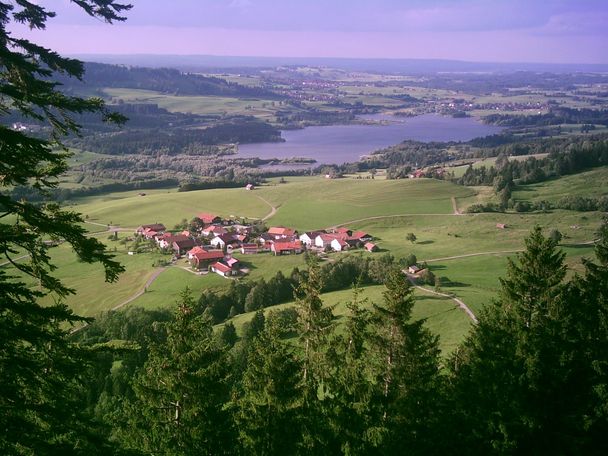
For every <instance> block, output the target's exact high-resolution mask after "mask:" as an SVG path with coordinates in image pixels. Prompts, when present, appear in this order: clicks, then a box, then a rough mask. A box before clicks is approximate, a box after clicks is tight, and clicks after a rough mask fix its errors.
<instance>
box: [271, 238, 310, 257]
mask: <svg viewBox="0 0 608 456" xmlns="http://www.w3.org/2000/svg"><path fill="white" fill-rule="evenodd" d="M270 250H271V251H272V252H273V253H274V254H275V255H290V254H296V253H302V243H301V242H300V241H276V242H273V244H272V246H271V247H270Z"/></svg>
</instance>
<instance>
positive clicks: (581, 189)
mask: <svg viewBox="0 0 608 456" xmlns="http://www.w3.org/2000/svg"><path fill="white" fill-rule="evenodd" d="M569 195H579V196H592V197H597V196H602V195H608V166H604V167H601V168H596V169H593V170H591V171H586V172H584V173H579V174H573V175H571V176H564V177H561V178H559V179H553V180H549V181H545V182H540V183H538V184H530V185H521V186H518V187H517V188H516V189H515V191H514V192H513V199H515V200H528V201H540V200H547V201H551V202H555V201H557V200H559V199H560V198H562V197H564V196H569Z"/></svg>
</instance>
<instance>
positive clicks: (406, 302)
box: [73, 224, 608, 455]
mask: <svg viewBox="0 0 608 456" xmlns="http://www.w3.org/2000/svg"><path fill="white" fill-rule="evenodd" d="M598 236H599V239H600V240H599V241H598V244H597V246H596V259H595V260H594V261H591V260H589V261H587V262H586V263H585V272H584V274H583V275H580V276H575V277H573V278H571V279H566V278H565V274H566V269H565V266H564V254H563V253H562V252H561V251H560V250H559V249H558V248H557V246H556V243H555V241H553V240H551V239H550V238H547V237H544V236H543V234H542V233H541V231H540V229H538V228H537V229H534V230H533V231H532V233H531V234H530V235H529V237H528V238H527V240H526V250H525V252H524V253H522V254H520V255H518V258H517V259H516V260H514V261H510V262H509V267H508V270H507V273H506V276H505V277H504V279H503V280H502V286H501V290H500V292H499V295H498V297H497V299H496V300H495V301H494V302H491V303H488V306H487V308H486V310H485V311H484V312H483V313H482V315H481V316H480V318H479V324H478V325H476V326H475V327H473V329H472V330H471V333H470V334H469V336H468V338H467V339H466V341H464V342H463V343H462V345H461V346H460V347H459V348H458V349H457V350H456V351H455V352H454V353H452V355H450V356H449V357H447V358H443V357H442V356H441V355H440V352H439V349H438V346H437V342H438V341H437V337H436V336H434V335H432V334H431V333H429V332H428V330H426V329H425V327H424V322H423V321H412V320H411V318H410V314H411V309H412V305H413V302H414V298H413V296H412V288H411V286H410V285H409V283H408V282H407V280H406V279H405V277H404V276H403V274H402V273H401V272H400V270H399V268H395V267H394V266H391V265H390V264H389V265H387V267H385V268H383V269H382V271H383V279H382V282H383V283H384V286H385V287H386V291H385V292H384V299H383V301H382V302H374V303H368V302H363V301H362V300H361V299H360V298H359V297H358V288H357V283H355V288H354V289H353V296H352V300H351V301H350V302H349V303H348V304H347V306H348V309H349V314H348V316H347V317H346V318H345V319H343V321H341V322H340V323H339V324H338V323H337V322H336V320H335V318H334V317H333V314H332V308H331V307H324V306H323V305H322V300H321V296H320V293H321V291H322V289H323V288H324V286H325V285H324V280H325V279H326V278H327V277H331V276H327V277H326V278H324V274H322V272H321V270H320V267H319V265H318V264H317V263H316V262H315V261H311V262H309V267H308V270H307V271H302V272H303V276H302V277H305V279H304V280H302V279H300V280H297V286H296V287H295V292H294V296H295V300H296V301H295V307H293V308H287V309H284V310H281V311H272V310H270V311H267V312H263V311H262V310H258V311H257V313H255V315H254V317H253V318H252V320H251V321H250V322H249V323H248V324H247V325H246V326H245V327H244V328H243V330H242V332H241V334H240V335H237V333H236V330H235V327H234V325H232V323H227V324H225V325H222V326H219V327H216V328H214V327H213V316H212V313H210V312H209V311H208V310H206V308H205V305H206V303H207V302H208V299H209V297H207V296H203V297H201V299H199V300H198V301H197V299H196V298H195V297H194V296H192V294H191V293H189V292H188V291H185V292H184V293H183V294H182V296H181V298H180V299H179V300H178V301H177V303H176V306H175V310H174V311H173V312H172V313H170V312H167V311H164V312H160V311H146V310H143V309H130V310H128V311H126V312H117V313H110V314H107V315H105V316H104V317H102V318H100V319H99V320H98V321H96V322H95V323H94V324H92V325H90V326H89V327H87V328H86V329H84V330H82V331H79V332H78V333H76V334H75V335H74V336H73V338H74V340H75V341H77V342H78V343H79V344H80V345H81V347H96V350H95V351H94V353H95V356H94V357H93V359H90V360H89V363H88V364H87V365H88V369H89V378H93V379H95V381H94V382H89V383H88V385H87V390H86V391H82V392H81V394H82V397H83V398H87V399H86V401H87V404H88V405H87V407H86V411H87V413H90V414H91V415H93V416H95V418H96V420H97V421H96V422H97V423H98V425H99V428H97V431H98V432H103V433H104V435H105V436H106V437H107V438H108V441H110V442H112V444H113V445H115V447H117V448H120V450H121V451H131V452H133V453H132V454H165V453H171V454H404V452H405V453H408V454H512V453H520V454H521V453H525V454H574V453H577V454H581V453H583V454H591V455H593V454H598V455H599V454H605V452H606V451H607V450H608V446H607V443H606V440H605V438H604V436H605V434H604V432H605V429H606V426H607V425H608V421H607V420H608V414H607V413H606V409H605V407H604V405H605V404H606V401H607V400H608V396H607V390H606V378H608V377H607V375H608V372H607V371H606V369H607V367H606V366H608V358H607V353H608V346H607V343H608V342H607V341H608V334H607V333H606V328H607V326H606V321H607V317H608V299H607V298H608V296H607V295H606V290H608V287H607V285H608V225H606V224H604V225H602V227H601V228H600V232H599V233H598ZM283 280H287V279H285V278H283ZM235 287H237V285H235ZM234 293H238V291H234ZM267 302H268V303H270V302H271V301H267ZM207 309H208V308H207ZM117 340H120V341H121V343H120V345H119V346H118V347H116V341H117Z"/></svg>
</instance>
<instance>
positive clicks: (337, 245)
mask: <svg viewBox="0 0 608 456" xmlns="http://www.w3.org/2000/svg"><path fill="white" fill-rule="evenodd" d="M329 245H330V246H331V248H332V249H334V250H335V251H336V252H341V251H342V250H348V248H349V245H348V242H346V241H345V240H344V239H338V238H334V239H333V240H332V241H331V242H330V244H329Z"/></svg>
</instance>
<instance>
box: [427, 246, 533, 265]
mask: <svg viewBox="0 0 608 456" xmlns="http://www.w3.org/2000/svg"><path fill="white" fill-rule="evenodd" d="M523 251H524V249H517V250H498V251H496V252H475V253H464V254H462V255H454V256H449V257H443V258H431V259H429V260H422V261H423V262H425V263H431V262H433V261H447V260H457V259H459V258H468V257H474V256H484V255H505V254H507V253H519V252H523Z"/></svg>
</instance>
